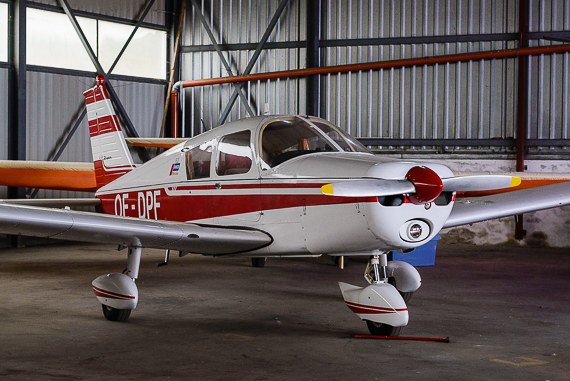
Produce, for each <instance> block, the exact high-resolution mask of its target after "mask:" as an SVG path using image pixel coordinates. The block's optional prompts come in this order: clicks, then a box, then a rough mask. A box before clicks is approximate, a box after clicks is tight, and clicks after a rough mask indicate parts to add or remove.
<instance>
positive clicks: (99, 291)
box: [91, 247, 142, 321]
mask: <svg viewBox="0 0 570 381" xmlns="http://www.w3.org/2000/svg"><path fill="white" fill-rule="evenodd" d="M141 251H142V248H140V247H129V256H128V259H127V268H126V269H125V271H123V273H122V274H119V273H112V274H107V275H101V276H100V277H98V278H97V279H95V280H94V281H93V282H92V283H91V285H92V288H93V292H94V293H95V296H96V297H97V300H99V302H100V303H101V305H102V308H103V315H104V316H105V318H106V319H107V320H111V321H127V320H128V319H129V316H130V315H131V311H132V310H134V309H135V308H136V307H137V302H138V299H139V292H138V289H137V285H136V284H135V280H136V279H137V278H138V275H139V267H140V262H141Z"/></svg>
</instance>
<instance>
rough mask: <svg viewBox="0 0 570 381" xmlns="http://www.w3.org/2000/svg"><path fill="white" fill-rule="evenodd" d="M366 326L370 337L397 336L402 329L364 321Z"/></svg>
mask: <svg viewBox="0 0 570 381" xmlns="http://www.w3.org/2000/svg"><path fill="white" fill-rule="evenodd" d="M366 325H367V326H368V330H369V331H370V334H371V335H374V336H399V335H400V331H401V330H402V328H403V327H393V326H391V325H389V324H384V323H376V322H374V321H370V320H366Z"/></svg>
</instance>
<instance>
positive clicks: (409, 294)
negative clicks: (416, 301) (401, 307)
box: [388, 277, 414, 303]
mask: <svg viewBox="0 0 570 381" xmlns="http://www.w3.org/2000/svg"><path fill="white" fill-rule="evenodd" d="M388 283H390V284H391V285H392V286H394V287H396V290H398V287H397V286H396V279H395V278H394V277H390V278H388ZM398 292H399V293H400V295H402V299H404V302H406V303H408V302H409V301H410V299H412V295H414V293H413V292H402V291H400V290H398Z"/></svg>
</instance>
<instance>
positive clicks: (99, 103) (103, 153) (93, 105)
mask: <svg viewBox="0 0 570 381" xmlns="http://www.w3.org/2000/svg"><path fill="white" fill-rule="evenodd" d="M83 95H84V96H85V105H86V106H87V119H88V121H89V136H90V137H91V151H92V153H93V164H94V166H95V178H96V181H97V188H100V187H102V186H103V185H106V184H108V183H110V182H111V181H113V180H115V179H116V178H118V177H121V176H122V175H124V174H125V173H127V172H129V171H131V170H133V169H134V168H135V164H134V163H133V158H132V156H131V153H130V152H129V149H128V147H127V143H126V141H125V137H124V136H123V132H122V131H121V126H120V125H119V120H118V119H117V115H116V114H115V109H114V108H113V105H112V103H111V99H110V98H109V93H107V88H106V87H105V81H104V80H103V78H102V77H97V85H95V87H93V88H91V89H89V90H87V91H86V92H84V93H83Z"/></svg>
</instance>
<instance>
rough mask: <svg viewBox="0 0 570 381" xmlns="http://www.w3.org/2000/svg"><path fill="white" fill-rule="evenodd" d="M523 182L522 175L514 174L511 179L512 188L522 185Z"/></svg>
mask: <svg viewBox="0 0 570 381" xmlns="http://www.w3.org/2000/svg"><path fill="white" fill-rule="evenodd" d="M521 182H522V180H521V178H520V177H516V176H513V177H512V179H511V188H514V187H518V186H519V185H521Z"/></svg>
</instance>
